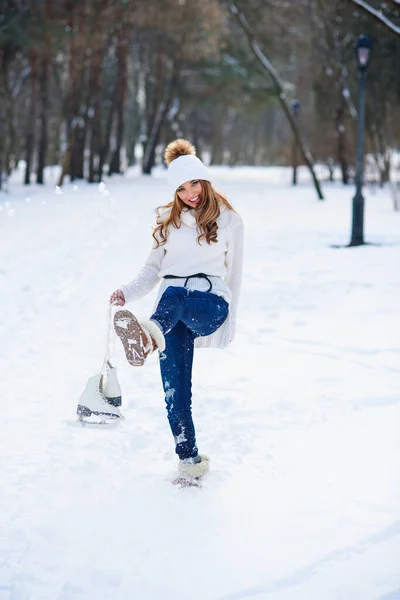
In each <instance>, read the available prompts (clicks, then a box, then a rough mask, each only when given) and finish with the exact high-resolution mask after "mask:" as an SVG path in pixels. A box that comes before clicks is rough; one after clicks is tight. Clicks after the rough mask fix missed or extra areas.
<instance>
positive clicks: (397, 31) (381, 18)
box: [350, 0, 400, 37]
mask: <svg viewBox="0 0 400 600" xmlns="http://www.w3.org/2000/svg"><path fill="white" fill-rule="evenodd" d="M350 1H351V2H352V3H353V4H356V5H357V6H358V7H359V8H361V9H362V10H363V11H365V12H366V13H367V14H369V15H370V16H371V17H372V18H373V19H374V20H375V21H378V22H379V23H381V24H382V25H384V26H385V27H386V29H389V31H390V32H391V33H393V34H394V35H396V36H398V37H400V27H398V26H397V25H395V24H394V23H393V22H392V21H391V20H390V19H388V18H387V17H385V15H383V14H382V13H381V12H380V11H379V10H376V9H375V8H372V6H370V5H369V4H368V3H367V2H364V0H350ZM394 1H395V3H396V4H397V5H398V6H400V2H399V0H394Z"/></svg>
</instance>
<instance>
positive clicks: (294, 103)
mask: <svg viewBox="0 0 400 600" xmlns="http://www.w3.org/2000/svg"><path fill="white" fill-rule="evenodd" d="M291 106H292V113H293V116H294V118H295V119H297V118H298V116H299V111H300V102H299V101H298V100H296V99H295V100H292V104H291ZM297 162H298V160H297V140H296V136H294V137H293V147H292V164H293V177H292V185H297V166H298V165H297Z"/></svg>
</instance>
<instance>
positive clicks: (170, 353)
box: [110, 139, 243, 478]
mask: <svg viewBox="0 0 400 600" xmlns="http://www.w3.org/2000/svg"><path fill="white" fill-rule="evenodd" d="M165 160H166V163H167V165H168V184H169V188H170V191H171V193H172V194H173V195H174V199H173V201H172V202H170V203H169V204H167V205H165V206H163V207H161V208H159V209H158V211H157V220H156V225H155V228H154V232H153V238H154V242H153V247H152V250H151V252H150V255H149V257H148V258H147V260H146V263H145V265H144V267H143V268H142V270H141V271H140V273H139V274H138V275H137V277H135V279H134V280H133V281H131V282H130V283H128V284H127V285H124V286H121V288H120V289H118V290H116V291H115V292H114V293H113V294H112V295H111V298H110V303H111V304H114V305H117V306H124V304H125V303H126V302H130V301H131V300H136V299H138V298H141V297H143V296H145V295H146V294H148V293H149V292H150V291H151V290H152V289H153V288H154V287H155V286H156V285H157V284H158V283H159V282H160V280H161V285H160V288H159V293H158V296H157V301H156V308H155V311H154V313H153V314H152V316H151V317H150V319H149V320H146V321H143V320H141V321H140V322H139V321H138V320H137V319H136V317H135V316H134V315H133V314H132V313H131V312H129V311H127V310H119V311H117V312H116V313H115V315H114V328H115V330H116V333H117V334H118V336H119V337H120V339H121V341H122V343H123V345H124V349H125V353H126V357H127V360H128V361H129V362H130V364H132V365H134V366H140V365H142V364H143V363H144V362H145V359H146V358H147V356H148V355H149V354H150V353H151V352H153V351H154V350H158V351H159V356H160V370H161V378H162V383H163V387H164V392H165V401H166V406H167V413H168V420H169V424H170V427H171V430H172V433H173V436H174V440H175V450H176V453H177V454H178V456H179V459H180V460H179V471H180V473H181V475H182V476H184V477H187V478H199V477H202V476H203V475H205V474H206V473H207V471H208V468H209V459H208V457H207V456H205V455H200V454H199V453H198V449H197V444H196V436H195V430H194V425H193V419H192V413H191V404H192V392H191V387H192V364H193V351H194V347H203V348H204V347H218V348H223V347H225V346H227V345H228V344H229V343H230V342H231V341H232V340H233V337H234V333H235V321H236V308H237V304H238V298H239V291H240V285H241V277H242V262H243V224H242V220H241V218H240V217H239V215H238V214H237V212H236V211H235V210H234V209H233V208H232V206H231V205H230V204H229V202H228V201H227V200H226V198H225V197H224V196H223V195H221V194H220V193H218V192H217V191H216V190H215V189H214V188H213V186H212V185H211V183H210V177H209V173H208V170H207V168H206V167H205V165H204V164H203V163H202V162H201V160H200V159H199V158H198V157H196V155H195V149H194V147H193V146H192V144H191V143H190V142H188V141H187V140H182V139H178V140H175V141H174V142H171V144H169V145H168V146H167V148H166V151H165Z"/></svg>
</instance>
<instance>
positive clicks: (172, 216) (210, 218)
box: [153, 179, 234, 248]
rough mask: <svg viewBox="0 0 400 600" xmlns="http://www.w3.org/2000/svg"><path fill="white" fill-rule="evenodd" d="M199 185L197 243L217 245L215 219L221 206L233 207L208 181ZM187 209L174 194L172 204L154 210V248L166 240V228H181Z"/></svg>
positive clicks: (219, 212)
mask: <svg viewBox="0 0 400 600" xmlns="http://www.w3.org/2000/svg"><path fill="white" fill-rule="evenodd" d="M199 181H200V184H201V190H202V193H201V200H200V203H199V204H198V206H197V207H196V210H195V215H196V221H197V230H198V232H199V235H198V237H197V243H198V244H200V242H201V240H206V242H207V244H211V243H217V241H218V224H217V219H218V217H219V216H220V214H221V206H224V207H225V208H228V209H229V210H234V208H233V206H232V205H231V204H230V203H229V202H228V200H227V199H226V198H225V196H224V195H223V194H221V193H220V192H217V190H215V189H214V188H213V186H212V185H211V183H210V182H209V181H205V180H204V179H200V180H199ZM185 208H187V205H186V204H185V203H184V202H182V200H181V199H180V198H179V196H178V193H177V192H175V197H174V199H173V201H172V202H170V203H169V204H166V205H164V206H159V207H158V208H157V209H156V213H157V220H156V226H155V228H154V231H153V238H154V239H155V241H156V244H157V245H156V248H158V247H159V246H163V245H164V244H165V243H166V241H167V238H168V228H169V226H170V225H172V227H175V228H176V229H179V228H180V226H181V213H182V210H184V209H185ZM167 209H171V210H170V212H169V214H168V215H167V216H166V217H165V218H163V214H162V213H163V211H165V210H167Z"/></svg>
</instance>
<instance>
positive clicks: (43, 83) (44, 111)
mask: <svg viewBox="0 0 400 600" xmlns="http://www.w3.org/2000/svg"><path fill="white" fill-rule="evenodd" d="M49 65H50V50H49V46H48V45H46V47H45V49H44V51H43V59H42V69H41V74H40V100H41V102H40V139H39V152H38V168H37V179H36V181H37V183H41V184H43V182H44V180H43V170H44V167H45V166H46V155H47V147H48V119H49Z"/></svg>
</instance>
